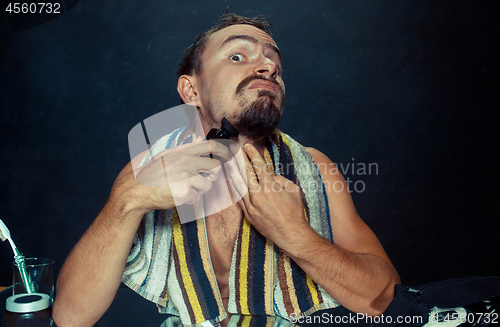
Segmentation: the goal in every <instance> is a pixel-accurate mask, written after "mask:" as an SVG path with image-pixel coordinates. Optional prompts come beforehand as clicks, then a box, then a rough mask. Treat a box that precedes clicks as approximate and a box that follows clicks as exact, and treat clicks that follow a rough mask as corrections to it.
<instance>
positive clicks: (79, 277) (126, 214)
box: [53, 164, 145, 327]
mask: <svg viewBox="0 0 500 327" xmlns="http://www.w3.org/2000/svg"><path fill="white" fill-rule="evenodd" d="M133 178H134V176H133V172H132V167H131V164H129V165H127V166H126V167H125V168H124V169H123V170H122V172H121V173H120V174H119V175H118V177H117V179H116V181H115V184H114V185H113V189H112V192H111V195H110V197H109V200H108V201H107V203H106V205H105V206H104V208H103V209H102V211H101V212H100V214H99V215H98V216H97V218H96V219H95V221H94V222H93V223H92V225H91V226H90V227H89V229H88V230H87V231H86V232H85V234H84V235H83V236H82V238H81V239H80V241H79V242H78V243H77V244H76V245H75V247H74V248H73V250H72V251H71V253H70V255H69V256H68V258H67V259H66V262H65V263H64V266H63V268H62V269H61V272H60V274H59V278H58V281H57V297H56V301H55V303H54V313H53V317H54V321H55V322H56V324H57V325H58V326H60V327H65V326H69V327H73V326H78V327H80V326H82V327H83V326H93V325H94V324H95V323H96V322H97V321H98V320H99V319H100V318H101V316H102V315H103V314H104V313H105V312H106V310H107V309H108V308H109V306H110V305H111V303H112V302H113V299H114V297H115V295H116V292H117V290H118V287H119V286H120V282H121V277H122V274H123V269H124V267H125V263H126V260H127V257H128V253H129V251H130V249H131V247H132V242H133V240H134V237H135V233H136V232H137V229H138V227H139V224H140V222H141V220H142V217H143V215H144V213H145V211H144V210H140V209H138V208H139V206H138V205H137V204H136V203H132V201H130V202H129V201H128V200H131V199H138V198H139V196H138V194H136V195H134V194H133V193H135V192H137V190H136V189H135V188H134V187H133V183H134V181H133Z"/></svg>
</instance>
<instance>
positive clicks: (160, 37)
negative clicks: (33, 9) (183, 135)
mask: <svg viewBox="0 0 500 327" xmlns="http://www.w3.org/2000/svg"><path fill="white" fill-rule="evenodd" d="M498 3H499V2H498V1H480V0H477V1H459V0H454V1H417V0H407V1H372V0H363V1H351V0H345V1H310V2H309V3H308V4H306V2H305V1H297V0H294V1H283V0H281V1H264V0H262V1H252V2H250V1H239V2H236V1H235V2H229V1H177V0H176V1H154V2H151V1H130V0H120V1H116V0H109V1H101V2H98V1H86V0H81V1H80V2H79V3H78V4H77V5H76V6H75V7H74V8H73V9H71V10H70V11H69V12H68V13H66V14H64V15H62V16H61V17H58V18H56V19H54V20H52V21H50V22H47V23H45V24H42V25H39V26H37V27H33V28H30V29H26V30H24V31H20V32H16V33H13V32H12V29H11V27H10V25H9V21H8V18H7V16H6V15H5V13H2V15H1V16H0V19H1V23H0V24H1V25H0V27H1V34H0V49H1V50H0V61H1V66H0V110H1V114H0V154H1V161H0V218H1V219H3V220H4V222H5V223H6V224H7V226H8V227H9V228H10V230H11V233H12V235H13V238H14V241H15V242H16V243H17V245H18V247H19V248H20V250H21V251H22V252H23V253H24V254H25V255H26V256H46V257H51V258H54V259H56V261H57V265H56V271H59V269H60V267H61V265H62V263H63V261H64V259H65V257H66V256H67V255H68V253H69V251H70V250H71V248H72V247H73V246H74V244H75V243H76V242H77V240H78V239H79V237H80V236H81V235H82V234H83V232H84V231H85V229H86V228H87V227H88V226H89V225H90V224H91V222H92V221H93V219H94V218H95V217H96V216H97V214H98V213H99V211H100V209H101V208H102V207H103V205H104V204H105V202H106V200H107V196H108V194H109V191H110V189H111V185H112V183H113V181H114V179H115V177H116V175H117V174H118V173H119V172H120V170H121V169H122V168H123V167H124V166H125V165H126V164H127V162H128V161H129V160H130V158H129V152H128V139H127V135H128V132H129V131H130V129H131V128H132V127H134V126H135V125H136V124H137V123H139V122H140V121H141V120H144V119H146V118H147V117H149V116H151V115H153V114H155V113H158V112H160V111H163V110H165V109H167V108H171V107H173V106H176V105H178V103H179V100H178V95H177V92H176V77H175V75H174V73H173V72H174V70H175V69H176V68H177V61H178V59H179V58H180V53H181V51H182V50H183V49H185V48H186V47H187V46H189V45H190V44H191V43H192V41H194V38H195V36H196V35H198V34H199V33H201V32H202V31H203V30H205V29H206V28H208V27H210V26H211V25H213V24H214V23H215V22H216V20H217V19H218V17H219V15H220V13H221V12H222V11H223V10H224V9H225V8H226V6H228V5H229V12H236V13H238V14H245V13H246V12H247V11H248V10H250V11H251V12H250V15H257V14H266V15H269V16H270V18H269V20H270V21H271V23H272V24H273V25H274V26H275V27H276V30H275V32H274V39H275V40H276V42H277V43H278V45H279V46H280V49H281V52H282V54H283V65H284V80H285V82H286V87H287V103H286V105H285V115H284V117H283V120H282V122H281V124H280V128H281V129H282V130H283V131H285V132H286V133H288V134H290V135H291V136H293V137H294V138H296V139H297V140H298V141H299V142H301V143H303V144H304V145H306V146H312V147H315V148H317V149H319V150H320V151H322V152H324V153H325V154H326V155H327V156H328V157H330V158H331V159H332V161H334V162H335V163H338V164H342V165H343V167H344V168H345V167H346V165H347V164H352V163H356V164H357V166H356V167H359V164H366V165H368V164H369V163H376V164H377V167H378V170H377V171H375V170H374V168H373V166H372V171H371V174H370V175H360V174H358V173H357V172H356V171H355V172H354V174H353V173H352V171H351V170H350V169H349V171H348V172H346V173H345V177H346V178H349V179H350V180H351V181H353V182H356V181H358V184H357V190H358V191H359V190H362V188H361V187H362V186H364V191H363V192H353V193H352V195H353V198H354V202H355V205H356V207H357V209H358V211H359V214H360V215H361V217H362V218H363V219H364V220H365V221H366V222H367V224H368V225H369V226H370V227H371V228H372V229H373V230H374V231H375V233H376V234H377V235H378V237H379V239H380V241H381V243H382V244H383V246H384V248H385V249H386V251H387V253H388V255H389V257H390V258H391V259H392V261H393V263H394V265H395V267H396V269H397V270H398V272H399V274H400V276H401V279H402V281H403V283H405V284H411V285H418V284H423V283H427V282H432V281H437V280H440V279H444V278H452V277H459V276H465V275H497V276H500V262H499V255H498V253H499V250H500V245H499V241H500V237H499V236H498V235H499V226H500V220H499V213H500V208H499V203H500V202H499V200H500V192H499V189H498V182H499V181H500V176H499V173H498V170H499V167H500V166H499V163H500V162H499V161H498V160H497V159H496V155H497V154H498V150H499V128H498V124H499V122H500V119H499V118H500V117H499V104H500V102H499V94H500V79H499V73H500V66H499V62H500V61H499V56H500V48H499V45H500V26H499V23H498V17H499V14H500V11H499V5H498ZM361 182H362V183H361ZM351 186H353V183H352V184H351ZM12 261H13V259H12V252H11V249H10V247H9V246H8V244H6V243H4V245H2V246H0V285H9V284H10V283H11V278H12V277H11V276H12V269H11V263H12Z"/></svg>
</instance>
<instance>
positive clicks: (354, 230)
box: [306, 147, 390, 262]
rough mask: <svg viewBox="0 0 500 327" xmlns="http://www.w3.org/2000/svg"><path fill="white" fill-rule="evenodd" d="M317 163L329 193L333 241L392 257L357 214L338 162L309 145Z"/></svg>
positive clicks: (385, 257)
mask: <svg viewBox="0 0 500 327" xmlns="http://www.w3.org/2000/svg"><path fill="white" fill-rule="evenodd" d="M306 150H307V151H308V152H309V153H310V154H311V156H312V158H313V160H314V162H315V164H316V166H317V167H318V169H319V171H320V173H321V177H322V179H323V184H324V187H325V190H326V194H327V197H328V205H329V209H330V210H329V211H330V221H331V225H332V232H333V239H334V242H335V243H336V244H338V245H340V246H342V247H343V248H345V249H346V250H348V251H351V252H355V253H370V254H374V255H377V256H379V257H382V258H383V259H385V260H386V261H388V262H390V261H389V258H388V257H387V255H386V254H385V252H384V250H383V248H382V246H381V244H380V242H379V241H378V239H377V237H376V236H375V234H373V232H372V231H371V229H370V228H369V227H368V226H367V225H366V224H365V223H364V222H363V220H362V219H361V217H360V216H359V215H358V212H357V211H356V208H355V207H354V203H353V201H352V197H351V193H350V191H349V187H348V185H347V183H346V181H345V179H344V177H343V176H342V174H341V173H340V170H339V169H338V168H337V166H336V165H335V164H334V163H333V162H332V161H331V160H330V159H329V158H328V157H327V156H326V155H325V154H323V153H322V152H321V151H319V150H316V149H314V148H309V147H308V148H306Z"/></svg>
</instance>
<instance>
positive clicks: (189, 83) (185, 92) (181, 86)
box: [177, 75, 200, 107]
mask: <svg viewBox="0 0 500 327" xmlns="http://www.w3.org/2000/svg"><path fill="white" fill-rule="evenodd" d="M196 82H197V80H196V77H195V76H190V75H181V76H180V77H179V80H178V81H177V92H179V96H180V97H181V99H182V101H184V102H185V103H188V102H193V101H194V102H195V103H196V106H197V107H200V101H199V97H198V93H197V92H196Z"/></svg>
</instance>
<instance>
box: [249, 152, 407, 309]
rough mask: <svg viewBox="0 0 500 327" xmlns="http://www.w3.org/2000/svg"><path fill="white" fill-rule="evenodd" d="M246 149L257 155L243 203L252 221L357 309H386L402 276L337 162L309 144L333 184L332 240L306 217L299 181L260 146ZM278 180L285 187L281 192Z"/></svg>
mask: <svg viewBox="0 0 500 327" xmlns="http://www.w3.org/2000/svg"><path fill="white" fill-rule="evenodd" d="M245 151H246V152H247V154H248V157H249V159H250V160H251V165H250V162H249V161H247V166H246V169H247V174H248V184H249V190H250V192H249V194H248V195H246V196H244V197H243V202H242V207H243V210H244V211H245V214H246V216H247V217H249V220H250V222H251V223H252V225H254V226H255V228H257V230H259V231H260V232H261V233H262V234H263V235H264V236H266V237H267V238H269V239H271V240H272V241H273V242H274V243H275V244H276V245H277V246H279V247H280V248H281V249H283V250H284V251H285V252H286V253H287V254H288V255H289V256H290V257H291V258H292V259H293V260H294V261H295V262H297V264H299V266H300V267H301V268H302V269H303V270H304V271H305V272H306V273H307V274H308V275H309V276H310V277H311V278H312V279H313V280H314V281H315V282H316V283H318V284H319V285H321V286H322V287H323V288H324V289H325V290H326V291H327V292H328V294H330V295H331V296H332V297H333V298H334V299H335V300H337V301H338V302H339V303H340V304H341V305H343V306H344V307H346V308H347V309H349V310H351V311H354V312H358V313H363V314H368V315H380V314H381V313H382V312H383V311H384V310H385V309H386V308H387V306H388V305H389V303H390V302H391V301H392V299H393V297H394V286H395V284H397V283H399V276H398V274H397V272H396V271H395V269H394V268H393V266H392V264H391V262H390V261H389V258H388V257H387V255H386V254H385V251H384V250H383V248H382V245H381V244H380V242H379V241H378V239H377V238H376V236H375V235H374V234H373V232H372V231H371V230H370V228H369V227H368V226H367V225H366V224H365V223H364V222H363V221H362V220H361V218H360V217H359V215H358V214H357V212H356V210H355V208H354V205H353V203H352V199H351V196H350V194H349V192H348V190H347V185H346V183H345V181H344V179H343V177H342V176H341V175H340V173H339V172H338V170H337V169H336V167H335V165H333V163H332V162H331V161H330V160H329V159H328V158H327V157H326V156H325V155H324V154H322V153H321V152H319V151H317V150H314V149H308V151H309V152H310V153H311V155H312V156H313V158H314V160H315V162H316V164H317V165H318V167H319V169H320V172H321V175H322V177H323V181H324V182H325V185H326V188H327V196H328V202H329V206H330V218H331V225H332V232H333V238H334V242H335V243H334V244H332V243H330V242H329V241H326V240H325V239H323V238H322V237H321V236H320V235H318V234H317V233H316V232H315V231H314V230H313V229H312V228H311V227H310V226H309V224H308V223H307V222H306V220H305V218H304V214H303V207H302V198H301V193H300V189H299V188H298V186H296V185H295V184H293V183H291V182H290V181H288V180H287V179H286V178H284V177H282V176H272V174H270V173H269V171H267V168H266V167H265V163H264V161H263V159H262V157H261V156H260V154H259V153H258V151H257V150H256V149H255V148H254V147H250V148H248V149H247V148H245ZM252 165H253V167H252ZM273 183H275V184H274V186H271V185H273ZM276 183H277V184H279V185H281V187H282V190H281V191H279V192H276V190H277V189H278V188H277V187H276ZM334 186H337V188H335V187H334ZM340 186H342V187H340ZM337 190H338V191H337Z"/></svg>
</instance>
